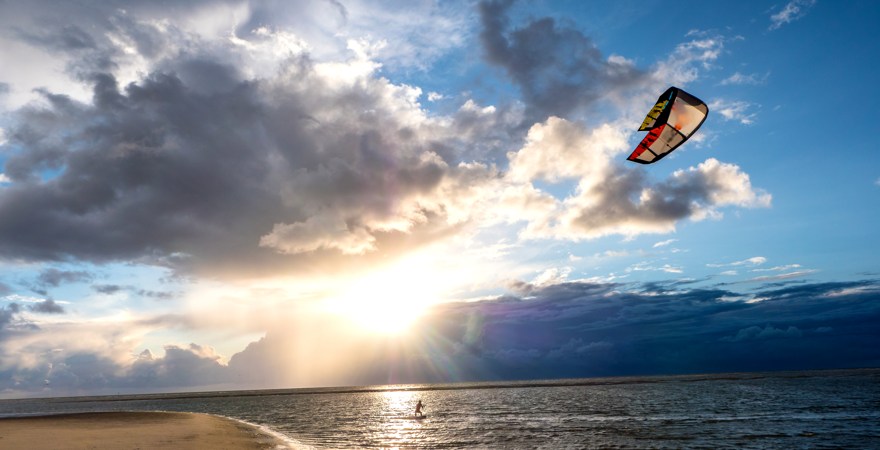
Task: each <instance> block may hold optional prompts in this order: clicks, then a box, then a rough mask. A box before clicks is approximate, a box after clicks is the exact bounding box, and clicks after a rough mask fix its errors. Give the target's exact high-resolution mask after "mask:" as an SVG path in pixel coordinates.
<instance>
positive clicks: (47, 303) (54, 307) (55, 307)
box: [28, 298, 64, 314]
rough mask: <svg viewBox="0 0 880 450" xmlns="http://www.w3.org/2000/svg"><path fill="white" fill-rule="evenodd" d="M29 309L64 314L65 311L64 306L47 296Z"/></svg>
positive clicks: (37, 311)
mask: <svg viewBox="0 0 880 450" xmlns="http://www.w3.org/2000/svg"><path fill="white" fill-rule="evenodd" d="M28 310H30V311H33V312H36V313H43V314H62V313H64V308H63V307H62V306H61V305H59V304H58V303H56V302H55V300H52V299H51V298H47V299H46V300H43V301H41V302H39V303H35V304H33V305H29V306H28Z"/></svg>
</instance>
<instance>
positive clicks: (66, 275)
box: [36, 268, 94, 287]
mask: <svg viewBox="0 0 880 450" xmlns="http://www.w3.org/2000/svg"><path fill="white" fill-rule="evenodd" d="M92 278H94V276H93V275H92V274H91V273H89V272H86V271H82V270H59V269H55V268H49V269H46V270H44V271H42V272H40V274H39V275H38V276H37V279H36V283H37V284H38V285H40V286H44V287H58V286H61V285H62V284H66V283H83V282H89V281H91V280H92Z"/></svg>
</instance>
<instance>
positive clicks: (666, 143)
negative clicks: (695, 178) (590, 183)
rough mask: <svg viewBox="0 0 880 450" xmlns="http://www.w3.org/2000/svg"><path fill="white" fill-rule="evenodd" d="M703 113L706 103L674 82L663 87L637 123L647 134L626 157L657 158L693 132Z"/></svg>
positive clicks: (706, 110)
mask: <svg viewBox="0 0 880 450" xmlns="http://www.w3.org/2000/svg"><path fill="white" fill-rule="evenodd" d="M707 115H709V107H708V106H706V104H705V103H703V101H702V100H700V99H698V98H696V97H694V96H693V95H691V94H688V93H687V92H685V91H683V90H681V89H679V88H677V87H675V86H673V87H671V88H669V89H667V90H666V92H664V93H663V95H661V96H660V98H659V99H657V104H655V105H654V107H653V108H651V111H650V112H648V116H647V117H645V121H644V122H642V126H641V127H639V131H645V130H648V135H647V136H645V138H644V139H642V142H640V143H639V145H638V146H637V147H636V149H635V150H633V152H632V154H631V155H629V158H626V159H628V160H630V161H633V162H637V163H640V164H651V163H652V162H656V161H659V160H660V159H662V158H663V157H664V156H666V155H668V154H670V153H672V151H673V150H675V149H676V148H678V147H679V146H680V145H681V144H684V142H685V141H686V140H688V138H689V137H691V136H692V135H693V134H694V133H696V132H697V130H698V129H699V128H700V125H702V124H703V122H704V121H705V120H706V116H707Z"/></svg>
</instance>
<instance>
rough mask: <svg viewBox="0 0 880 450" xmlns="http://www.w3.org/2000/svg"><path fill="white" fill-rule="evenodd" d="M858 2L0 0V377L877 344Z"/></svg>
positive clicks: (215, 376) (495, 371)
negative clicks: (651, 131)
mask: <svg viewBox="0 0 880 450" xmlns="http://www.w3.org/2000/svg"><path fill="white" fill-rule="evenodd" d="M878 20H880V4H877V3H876V2H871V1H847V2H831V1H827V0H791V1H788V2H786V1H778V2H764V1H756V2H740V3H736V4H732V3H730V2H715V1H710V2H705V1H680V2H661V1H653V0H642V1H626V0H623V1H617V2H580V1H561V0H560V1H536V2H524V1H520V2H516V1H443V2H435V1H406V2H403V1H385V2H373V1H364V0H299V1H296V2H287V1H277V0H252V1H231V0H230V1H227V0H200V1H194V2H146V1H136V0H113V1H97V0H95V1H92V0H83V1H78V2H60V3H59V2H50V1H15V0H0V397H7V398H11V397H30V396H67V395H91V394H113V393H138V392H165V391H196V390H214V389H259V388H295V387H315V386H341V385H368V384H394V383H423V382H456V381H475V380H514V379H516V380H527V379H545V378H568V377H591V376H616V375H650V374H680V373H706V372H726V371H763V370H800V369H822V368H847V367H878V366H880V328H878V327H877V325H876V324H877V323H878V319H880V266H878V258H877V256H876V255H877V252H878V250H880V246H878V244H877V240H876V227H877V224H880V169H878V167H880V164H878V163H880V156H878V154H877V152H876V149H875V148H874V145H873V144H874V142H875V140H876V138H875V136H874V132H876V130H877V126H876V123H875V122H876V112H875V105H876V104H877V102H878V100H880V90H878V85H877V83H876V80H878V79H880V66H878V65H877V64H875V63H874V62H873V60H874V59H875V58H874V56H876V55H880V39H878V35H877V31H876V26H875V25H876V23H877V22H878ZM669 86H677V87H680V88H682V89H685V90H686V91H687V92H689V93H691V94H692V95H694V96H696V97H699V98H700V99H702V100H703V101H705V102H706V104H707V105H708V106H709V111H710V112H709V116H708V118H707V120H706V122H705V123H704V124H703V126H702V128H700V130H699V131H698V132H697V133H696V135H695V136H693V137H692V138H691V139H690V140H689V141H687V142H686V143H685V144H684V145H683V146H682V147H680V148H679V149H678V150H676V151H675V152H673V153H672V154H671V155H669V156H667V157H666V158H664V159H663V160H662V161H659V162H657V163H655V164H652V165H639V164H634V163H631V162H628V161H626V157H627V156H628V155H629V153H630V152H631V151H632V150H633V148H634V147H635V145H636V144H637V143H638V142H639V141H640V140H641V139H642V137H643V135H644V133H643V132H638V131H637V130H638V127H639V125H640V124H641V122H642V120H643V118H644V117H645V114H646V113H647V112H648V111H649V110H650V108H651V107H652V106H653V104H654V102H655V101H656V99H657V97H658V96H659V95H660V93H662V92H663V91H664V90H666V89H667V88H668V87H669Z"/></svg>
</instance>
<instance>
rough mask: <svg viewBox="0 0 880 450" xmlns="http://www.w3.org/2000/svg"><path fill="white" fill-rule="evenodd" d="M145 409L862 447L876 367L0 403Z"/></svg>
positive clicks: (314, 444) (343, 427) (259, 418)
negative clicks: (418, 412) (420, 413)
mask: <svg viewBox="0 0 880 450" xmlns="http://www.w3.org/2000/svg"><path fill="white" fill-rule="evenodd" d="M418 400H421V401H422V402H423V404H424V405H425V408H424V411H425V413H426V414H427V417H426V418H424V419H422V420H415V419H414V418H413V410H414V408H415V404H416V402H417V401H418ZM145 410H146V411H189V412H203V413H211V414H217V415H222V416H226V417H231V418H235V419H239V420H243V421H246V422H249V423H253V424H258V425H261V426H263V427H265V428H268V429H270V430H272V431H274V432H277V433H280V434H282V435H284V436H285V437H286V438H287V439H288V441H289V442H290V445H291V447H294V448H394V447H417V448H550V449H560V448H603V449H620V448H626V449H630V448H631V449H681V448H713V449H715V448H736V449H741V448H758V449H764V448H773V449H782V448H784V449H795V448H811V449H812V448H817V449H818V448H853V449H868V448H880V369H859V370H833V371H809V372H776V373H735V374H712V375H681V376H651V377H615V378H586V379H567V380H542V381H520V382H482V383H455V384H411V385H393V386H364V387H347V388H321V389H289V390H263V391H231V392H198V393H175V394H148V395H125V396H102V397H68V398H43V399H17V400H2V401H0V417H8V416H28V415H42V414H59V413H67V412H85V411H145Z"/></svg>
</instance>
